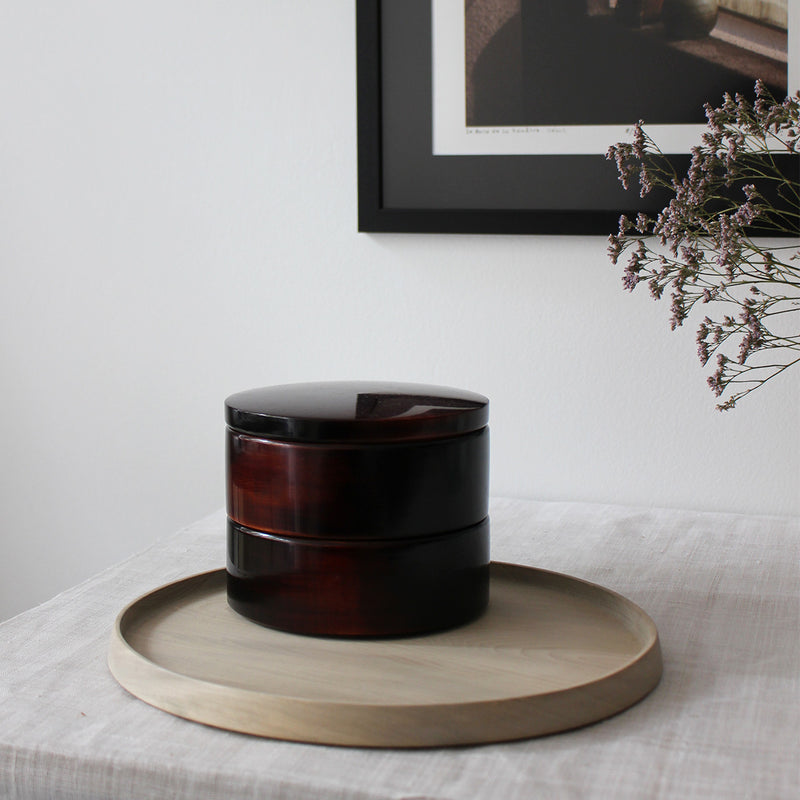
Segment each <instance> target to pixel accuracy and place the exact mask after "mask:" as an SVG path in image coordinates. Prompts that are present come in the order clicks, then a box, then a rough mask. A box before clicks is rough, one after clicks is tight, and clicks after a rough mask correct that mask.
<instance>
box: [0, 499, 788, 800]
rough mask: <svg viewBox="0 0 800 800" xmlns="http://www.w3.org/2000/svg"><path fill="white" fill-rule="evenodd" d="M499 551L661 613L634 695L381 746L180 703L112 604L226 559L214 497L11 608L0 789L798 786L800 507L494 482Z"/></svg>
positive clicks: (413, 794)
mask: <svg viewBox="0 0 800 800" xmlns="http://www.w3.org/2000/svg"><path fill="white" fill-rule="evenodd" d="M491 518H492V557H493V558H494V560H497V561H512V562H517V563H521V564H527V565H531V566H537V567H542V568H544V569H550V570H555V571H557V572H564V573H567V574H569V575H574V576H576V577H580V578H584V579H586V580H590V581H593V582H596V583H600V584H602V585H603V586H606V587H608V588H610V589H614V590H615V591H617V592H620V593H621V594H623V595H624V596H626V597H628V598H629V599H630V600H632V601H634V602H635V603H637V604H639V605H640V606H641V607H642V608H643V609H644V610H645V611H646V612H647V613H648V614H650V616H651V617H652V618H653V620H654V621H655V623H656V625H657V626H658V629H659V634H660V637H661V645H662V649H663V655H664V676H663V678H662V681H661V683H660V685H659V686H658V687H657V688H656V689H655V691H654V692H653V693H652V694H650V695H649V696H648V697H647V698H645V699H644V700H643V701H642V702H640V703H639V704H637V705H635V706H633V707H632V708H631V709H629V710H627V711H625V712H623V713H621V714H619V715H617V716H615V717H613V718H611V719H608V720H605V721H603V722H600V723H597V724H595V725H592V726H589V727H586V728H582V729H579V730H576V731H571V732H567V733H561V734H557V735H553V736H548V737H544V738H538V739H530V740H526V741H520V742H512V743H507V744H492V745H484V746H476V747H459V748H440V749H430V750H369V749H348V748H340V747H324V746H319V745H306V744H297V743H290V742H281V741H273V740H268V739H260V738H257V737H252V736H245V735H241V734H237V733H231V732H228V731H222V730H216V729H213V728H209V727H205V726H203V725H199V724H197V723H193V722H188V721H185V720H182V719H179V718H177V717H174V716H171V715H170V714H167V713H165V712H162V711H159V710H158V709H155V708H152V707H151V706H149V705H146V704H145V703H143V702H141V701H139V700H137V699H136V698H134V697H132V696H131V695H129V694H128V693H127V692H125V691H124V690H123V689H122V688H121V687H120V686H119V685H118V684H117V683H116V682H115V680H114V679H113V677H112V676H111V674H110V673H109V671H108V668H107V666H106V651H107V648H108V642H109V638H110V634H111V629H112V626H113V623H114V619H115V617H116V615H117V613H118V612H119V611H120V610H121V608H122V607H123V606H124V605H126V604H127V603H128V602H130V601H131V600H133V599H135V598H136V597H138V596H139V595H141V594H143V593H145V592H147V591H149V590H151V589H153V588H155V587H157V586H159V585H161V584H164V583H167V582H170V581H173V580H175V579H178V578H180V577H184V576H187V575H190V574H193V573H196V572H201V571H205V570H208V569H213V568H215V567H222V566H224V557H225V556H224V554H225V527H224V514H223V513H222V512H218V513H216V514H213V515H212V516H210V517H208V518H206V519H203V520H201V521H199V522H197V523H195V524H194V525H191V526H190V527H188V528H186V529H184V530H182V531H180V532H178V533H177V534H175V535H174V536H172V537H171V538H169V539H167V540H166V541H163V542H160V543H158V544H157V545H155V546H153V547H151V548H149V549H148V550H146V551H145V552H143V553H141V554H140V555H137V556H135V557H133V558H130V559H128V560H127V561H125V562H123V563H121V564H119V565H117V566H115V567H112V568H110V569H108V570H106V571H104V572H102V573H101V574H99V575H97V576H96V577H94V578H92V579H91V580H89V581H87V582H85V583H83V584H81V585H79V586H76V587H74V588H73V589H70V590H69V591H67V592H64V593H62V594H61V595H59V596H58V597H56V598H54V599H53V600H51V601H49V602H47V603H45V604H43V605H41V606H39V607H37V608H35V609H32V610H31V611H28V612H25V613H24V614H21V615H20V616H18V617H16V618H14V619H12V620H9V621H8V622H6V623H4V624H3V625H0V797H2V798H9V800H12V799H14V800H16V798H25V799H26V800H33V799H34V798H42V800H44V799H45V798H47V800H61V799H62V798H63V799H64V800H66V799H67V798H69V799H70V800H72V799H73V798H75V799H76V800H78V799H79V800H92V799H93V798H98V800H99V799H100V798H149V799H152V800H156V799H157V798H165V799H166V798H169V800H176V799H180V798H187V800H188V799H191V800H203V798H218V799H219V800H237V798H251V799H252V800H256V799H259V800H261V799H262V798H270V799H273V798H274V799H275V800H294V799H295V798H314V800H327V799H330V800H333V799H334V798H336V800H377V799H378V798H391V799H392V800H412V799H413V800H434V798H435V799H436V800H489V799H490V798H497V799H498V800H517V799H518V800H535V798H548V800H549V799H550V798H602V799H603V800H627V799H628V798H631V800H633V799H634V798H635V799H636V800H641V798H680V800H694V799H695V798H697V799H698V800H709V798H723V799H724V800H734V799H735V798H753V799H754V800H756V799H757V800H772V799H773V798H774V799H775V800H778V798H780V799H781V800H787V799H788V798H797V797H800V520H798V519H797V518H781V517H769V516H760V517H754V516H744V515H734V514H710V513H695V512H688V511H674V510H665V509H637V508H625V507H618V506H607V505H588V504H576V503H541V502H533V501H528V500H514V499H505V498H493V499H492V503H491Z"/></svg>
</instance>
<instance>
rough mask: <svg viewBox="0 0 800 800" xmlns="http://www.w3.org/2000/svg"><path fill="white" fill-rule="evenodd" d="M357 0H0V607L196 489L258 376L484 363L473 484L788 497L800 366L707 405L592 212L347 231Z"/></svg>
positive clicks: (693, 373) (330, 375)
mask: <svg viewBox="0 0 800 800" xmlns="http://www.w3.org/2000/svg"><path fill="white" fill-rule="evenodd" d="M353 6H354V3H353V2H352V1H351V0H302V2H290V0H236V2H222V0H219V2H211V1H210V0H192V2H189V0H158V1H157V2H156V1H155V0H137V2H135V3H134V2H130V3H118V2H115V3H108V2H105V0H71V1H69V2H64V0H50V1H49V2H47V1H46V0H10V1H9V2H5V3H3V4H2V5H0V110H1V114H2V116H1V117H0V119H1V120H2V122H1V123H0V269H1V270H2V272H1V273H0V274H2V291H1V292H0V303H1V304H2V309H0V347H1V348H2V350H0V358H1V359H2V361H1V362H0V364H1V366H0V368H1V369H2V373H0V374H2V381H3V389H2V393H1V394H0V408H1V409H2V414H1V415H0V424H1V425H2V432H1V435H2V443H3V456H2V483H1V484H0V521H2V545H3V549H2V552H3V557H2V560H0V618H2V617H4V616H9V615H11V614H13V613H16V612H18V611H20V610H22V609H24V608H26V607H28V606H30V605H33V604H35V603H37V602H39V601H42V600H44V599H46V598H47V597H49V596H51V595H52V594H55V593H56V592H57V591H60V590H61V589H63V588H65V587H67V586H69V585H71V584H73V583H76V582H77V581H79V580H82V579H84V578H86V577H88V576H89V575H91V574H93V573H94V572H96V571H97V570H99V569H101V568H102V567H104V566H106V565H108V564H110V563H113V562H115V561H117V560H120V559H122V558H123V557H126V556H127V555H129V554H131V553H133V552H136V551H137V550H139V549H142V548H143V547H145V546H146V545H148V544H149V543H151V542H153V541H155V540H157V539H158V538H159V537H163V536H165V535H168V534H170V533H172V532H173V531H174V530H175V529H177V528H178V527H179V526H181V525H183V524H187V523H189V522H191V521H192V520H194V519H196V518H198V517H200V516H202V515H205V514H206V513H208V512H211V511H212V510H214V509H217V508H219V507H221V506H222V504H223V501H224V492H223V489H224V487H223V450H222V435H223V413H222V404H223V400H224V398H225V397H226V396H227V395H228V394H230V393H232V392H234V391H238V390H241V389H246V388H251V387H254V386H259V385H265V384H271V383H283V382H289V381H296V380H316V379H334V378H365V377H366V378H387V379H399V380H411V381H425V382H434V383H443V384H450V385H455V386H461V387H464V388H469V389H474V390H477V391H480V392H483V393H484V394H486V395H488V396H489V397H490V398H491V401H492V407H491V409H492V411H491V413H492V421H491V426H492V436H493V443H492V488H493V491H494V493H496V494H510V495H518V496H527V497H533V498H540V499H574V500H584V501H602V502H612V503H628V504H639V505H646V506H647V505H665V506H683V507H688V508H700V509H709V510H713V509H726V510H734V511H743V512H766V513H781V514H784V513H798V511H799V510H800V502H799V501H798V476H799V475H800V461H799V460H798V459H799V458H800V456H799V455H798V453H800V447H798V444H800V431H799V426H798V413H797V412H798V407H797V397H798V388H800V383H798V379H797V377H798V376H797V375H795V376H792V377H789V378H787V379H784V380H783V381H782V382H781V383H780V384H776V385H775V386H774V387H773V388H771V389H770V390H769V391H764V392H763V393H761V396H759V395H758V394H757V395H755V396H754V397H753V398H752V400H751V401H750V402H746V403H744V404H743V405H742V406H741V407H740V408H739V409H737V410H735V411H733V412H729V413H728V414H720V413H718V412H716V411H715V410H714V398H713V396H712V395H711V394H710V392H709V391H708V389H707V388H706V386H705V381H704V377H703V373H702V371H701V369H700V367H699V365H698V363H697V361H696V359H695V355H694V350H695V347H694V334H693V332H692V331H691V330H687V331H686V332H679V333H678V334H672V333H670V332H669V330H668V327H667V321H666V318H667V313H668V312H667V309H666V308H665V307H662V306H659V305H656V304H654V303H652V302H651V301H650V300H649V298H647V297H645V296H644V295H642V296H637V295H633V296H629V295H627V294H626V293H624V292H623V291H622V289H621V287H620V281H619V275H618V270H617V269H616V268H614V267H612V266H611V265H610V264H609V263H608V261H607V259H606V256H605V243H604V241H603V239H602V238H596V237H592V238H566V237H565V238H555V237H552V238H549V237H521V236H520V237H482V236H423V235H392V236H388V235H364V234H358V233H357V232H356V210H355V209H356V185H355V179H356V143H355V114H356V109H355V32H354V8H353ZM530 535H531V536H535V535H536V532H535V531H531V532H530ZM220 536H221V537H222V536H223V532H222V531H221V532H220Z"/></svg>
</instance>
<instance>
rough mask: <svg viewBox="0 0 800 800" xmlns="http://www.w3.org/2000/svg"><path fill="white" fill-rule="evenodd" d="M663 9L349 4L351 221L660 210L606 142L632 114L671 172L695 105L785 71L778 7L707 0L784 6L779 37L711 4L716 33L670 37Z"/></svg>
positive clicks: (456, 0) (486, 219)
mask: <svg viewBox="0 0 800 800" xmlns="http://www.w3.org/2000/svg"><path fill="white" fill-rule="evenodd" d="M664 2H667V0H492V1H491V2H489V0H357V2H356V12H357V14H356V17H357V20H356V21H357V75H358V215H359V221H358V225H359V230H360V231H365V232H418V233H515V234H518V233H531V234H609V233H612V232H614V231H616V227H617V221H618V219H619V216H620V214H621V213H625V214H628V215H631V214H633V215H635V214H636V212H637V211H640V210H641V211H657V210H659V209H660V208H662V207H663V205H664V202H663V200H664V198H663V197H660V196H658V195H656V194H655V193H653V194H652V195H648V196H647V197H646V198H645V199H644V200H642V199H641V198H639V196H638V192H637V191H636V190H630V191H625V190H623V189H622V187H621V186H620V184H619V182H618V180H617V174H616V169H615V167H614V165H613V163H611V162H609V161H607V160H606V157H605V153H606V151H607V150H608V147H609V146H610V145H612V144H614V143H616V142H618V141H623V140H625V139H626V138H628V137H629V136H630V134H631V129H632V126H633V124H634V123H635V122H636V121H637V120H639V119H642V120H644V122H645V127H646V130H647V131H648V133H649V134H650V135H651V136H653V138H654V139H655V140H656V141H657V142H658V143H659V145H660V146H661V148H662V150H664V151H665V152H668V153H670V154H674V156H672V157H673V158H674V159H675V162H676V167H677V168H678V169H684V168H685V166H686V165H688V161H689V156H688V153H689V148H690V146H691V145H692V144H695V143H697V142H699V137H700V134H701V132H702V130H703V129H704V122H705V114H704V109H703V106H704V104H705V103H706V102H709V103H711V104H712V105H719V104H720V103H721V101H722V96H723V93H724V92H731V93H733V92H742V93H744V94H747V95H750V96H752V94H753V86H754V83H755V78H756V77H761V78H762V79H765V80H767V83H768V85H769V87H770V89H771V90H772V91H773V93H774V94H775V96H776V97H783V96H785V95H786V94H787V88H788V87H789V85H790V84H791V83H793V82H794V77H793V76H794V73H793V72H792V69H793V67H790V61H791V60H792V59H795V65H796V58H795V57H796V53H790V52H789V49H790V48H789V44H788V42H790V41H793V37H792V36H789V35H788V32H789V28H790V25H792V26H793V25H794V24H795V21H794V20H791V21H789V20H788V11H786V5H787V2H788V0H774V2H773V3H772V4H764V3H753V2H752V0H720V3H726V4H735V3H737V2H738V3H740V4H743V5H745V6H747V5H749V6H759V7H763V6H765V5H770V6H771V7H774V6H776V5H777V6H778V14H779V15H780V7H781V4H783V8H784V15H785V19H786V21H784V23H783V25H784V27H785V30H783V31H782V30H781V23H780V20H779V21H778V22H777V23H776V22H774V21H767V22H764V21H759V20H753V21H748V20H746V19H744V15H743V14H742V13H740V12H738V11H737V12H735V13H730V14H728V13H727V12H725V11H724V10H720V11H719V15H718V16H715V18H714V22H715V23H716V26H715V34H714V36H709V35H708V32H707V31H706V32H699V33H698V32H690V33H686V32H678V33H672V34H670V33H669V32H667V31H666V26H667V21H666V19H665V18H664V16H665V15H664V13H662V3H664ZM700 5H703V3H702V2H700ZM706 5H708V3H706ZM722 16H724V17H725V25H728V26H729V25H731V24H733V28H734V30H733V32H732V33H730V32H728V31H727V30H726V31H723V33H722V34H719V33H718V31H717V29H718V28H719V26H720V25H721V24H722V22H723V20H722V18H721V17H722ZM743 19H744V22H745V23H747V24H745V25H742V24H740V23H741V22H742V20H743ZM731 20H733V23H731ZM748 25H749V26H750V27H748ZM737 26H738V27H737ZM753 31H755V32H753ZM763 31H767V32H768V33H769V34H770V36H772V38H771V39H770V40H769V43H768V44H767V45H764V44H763V42H762V41H761V38H760V37H761V33H762V32H763ZM748 37H751V38H753V39H755V38H758V43H757V45H754V46H752V47H751V46H750V45H751V42H750V39H748ZM794 39H796V40H797V41H798V42H800V36H796V37H794ZM792 47H795V48H796V45H794V44H793V45H792ZM770 48H771V49H770ZM765 75H766V78H765ZM795 88H796V87H795Z"/></svg>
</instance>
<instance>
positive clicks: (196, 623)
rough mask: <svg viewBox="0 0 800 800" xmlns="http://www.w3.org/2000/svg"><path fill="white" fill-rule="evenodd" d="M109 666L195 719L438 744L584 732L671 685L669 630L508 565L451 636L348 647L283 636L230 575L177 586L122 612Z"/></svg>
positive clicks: (580, 584) (360, 740)
mask: <svg viewBox="0 0 800 800" xmlns="http://www.w3.org/2000/svg"><path fill="white" fill-rule="evenodd" d="M108 663H109V667H110V669H111V672H112V674H113V675H114V677H115V678H116V679H117V681H119V683H120V684H121V685H122V686H123V687H125V689H127V690H128V691H129V692H131V693H132V694H133V695H135V696H136V697H138V698H140V699H141V700H144V701H145V702H147V703H150V704H151V705H153V706H156V707H157V708H160V709H162V710H164V711H168V712H169V713H171V714H175V715H177V716H180V717H185V718H186V719H190V720H194V721H196V722H202V723H205V724H206V725H212V726H215V727H219V728H226V729H229V730H234V731H240V732H242V733H249V734H255V735H258V736H268V737H272V738H276V739H289V740H294V741H302V742H315V743H321V744H333V745H350V746H362V747H433V746H443V745H462V744H477V743H482V742H497V741H506V740H511V739H522V738H527V737H531V736H538V735H541V734H546V733H554V732H557V731H563V730H567V729H569V728H575V727H578V726H580V725H585V724H588V723H591V722H596V721H597V720H600V719H604V718H605V717H608V716H610V715H612V714H615V713H617V712H619V711H622V710H623V709H625V708H627V707H628V706H630V705H632V704H633V703H635V702H637V701H638V700H640V699H641V698H643V697H644V696H645V695H646V694H647V693H648V692H650V691H651V690H652V689H653V688H654V687H655V685H656V684H657V683H658V681H659V678H660V677H661V668H662V667H661V650H660V647H659V641H658V632H657V631H656V627H655V625H654V623H653V621H652V620H651V619H650V618H649V617H648V616H647V615H646V614H645V613H644V612H643V611H642V610H641V609H640V608H639V607H638V606H636V605H634V604H633V603H631V602H630V601H628V600H626V599H625V598H624V597H621V596H620V595H618V594H616V593H614V592H611V591H609V590H607V589H604V588H602V587H600V586H596V585H594V584H591V583H587V582H585V581H581V580H578V579H577V578H571V577H568V576H566V575H559V574H557V573H553V572H546V571H543V570H538V569H531V568H527V567H522V566H516V565H512V564H502V563H492V566H491V600H490V603H489V609H488V611H487V612H486V614H485V615H484V616H482V617H481V618H480V619H478V620H477V621H475V622H473V623H470V624H468V625H465V626H463V627H460V628H455V629H453V630H449V631H445V632H443V633H436V634H430V635H427V636H417V637H412V638H397V639H358V640H352V639H349V640H342V639H331V638H315V637H308V636H299V635H295V634H289V633H283V632H280V631H275V630H271V629H269V628H265V627H262V626H260V625H258V624H256V623H254V622H251V621H249V620H247V619H245V618H244V617H241V616H239V615H238V614H236V613H235V612H234V611H232V610H231V609H230V608H229V606H228V604H227V596H226V590H225V571H224V570H216V571H214V572H207V573H203V574H201V575H195V576H193V577H191V578H186V579H185V580H181V581H178V582H176V583H172V584H169V585H167V586H164V587H162V588H160V589H156V590H155V591H153V592H150V593H149V594H146V595H144V596H143V597H141V598H139V599H138V600H136V601H134V602H133V603H131V604H130V605H129V606H127V607H126V608H125V609H124V610H123V611H122V612H121V613H120V615H119V617H118V618H117V622H116V626H115V629H114V633H113V635H112V639H111V646H110V649H109V656H108Z"/></svg>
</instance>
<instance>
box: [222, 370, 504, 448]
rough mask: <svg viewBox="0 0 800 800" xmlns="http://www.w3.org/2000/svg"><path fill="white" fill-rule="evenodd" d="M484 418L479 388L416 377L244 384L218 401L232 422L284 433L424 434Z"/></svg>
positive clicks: (302, 437) (369, 437) (471, 425)
mask: <svg viewBox="0 0 800 800" xmlns="http://www.w3.org/2000/svg"><path fill="white" fill-rule="evenodd" d="M488 418H489V401H488V400H487V399H486V398H485V397H484V396H483V395H480V394H476V393H475V392H468V391H464V390H462V389H452V388H449V387H445V386H429V385H426V384H417V383H390V382H383V381H330V382H318V383H293V384H285V385H282V386H266V387H264V388H261V389H250V390H249V391H245V392H239V393H238V394H234V395H231V396H230V397H229V398H228V399H227V400H226V401H225V420H226V422H227V423H228V425H229V426H230V427H231V428H234V429H235V430H238V431H241V432H243V433H251V434H255V435H259V436H266V437H269V438H273V439H285V440H287V441H305V442H348V441H362V442H366V441H404V440H410V439H431V438H438V437H442V436H453V435H457V434H461V433H469V432H470V431H475V430H478V429H480V428H482V427H484V426H485V425H486V423H487V421H488Z"/></svg>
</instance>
